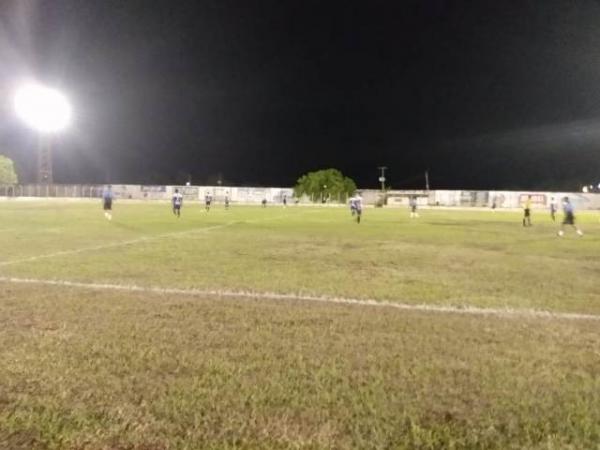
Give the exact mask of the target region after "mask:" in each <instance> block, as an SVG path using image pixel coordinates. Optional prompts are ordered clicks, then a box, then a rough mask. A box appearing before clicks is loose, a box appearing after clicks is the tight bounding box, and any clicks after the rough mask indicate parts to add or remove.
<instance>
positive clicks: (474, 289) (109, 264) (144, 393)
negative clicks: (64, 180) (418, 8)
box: [0, 202, 600, 449]
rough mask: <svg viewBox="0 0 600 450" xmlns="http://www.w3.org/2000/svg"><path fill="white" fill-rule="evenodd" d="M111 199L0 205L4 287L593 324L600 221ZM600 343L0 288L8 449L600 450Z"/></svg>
mask: <svg viewBox="0 0 600 450" xmlns="http://www.w3.org/2000/svg"><path fill="white" fill-rule="evenodd" d="M115 206H116V209H115V218H114V220H113V221H112V222H107V221H105V220H104V218H103V217H102V212H101V211H100V210H99V205H97V204H96V203H93V204H92V203H73V204H66V203H50V202H49V203H9V202H7V203H0V224H1V225H0V231H1V233H0V248H2V252H1V254H0V275H1V276H5V277H6V276H12V277H19V278H36V279H58V280H71V281H82V282H90V283H116V284H135V285H138V286H152V287H154V286H156V287H178V288H207V289H208V288H211V289H229V290H232V289H234V290H249V291H253V292H258V293H260V292H265V291H270V292H281V293H305V294H316V295H332V296H334V295H335V296H344V297H352V298H370V299H376V300H387V301H399V302H403V303H419V304H421V303H427V304H442V305H460V306H463V305H473V306H483V307H504V306H509V307H513V308H536V309H543V310H549V311H556V312H582V313H590V314H600V282H599V281H598V280H600V259H599V258H598V255H600V238H599V236H600V222H599V221H598V214H597V213H589V214H580V215H579V219H580V224H581V226H582V228H583V229H584V231H585V232H586V235H585V236H584V237H583V238H578V237H577V236H576V235H575V234H574V233H572V232H570V231H568V232H567V236H565V238H563V239H559V238H557V237H556V229H557V228H556V225H554V224H552V223H551V222H550V221H549V219H548V218H547V217H546V216H545V214H542V213H539V214H537V215H534V224H535V226H534V227H532V228H531V229H523V227H522V226H521V225H520V216H519V214H517V213H495V214H494V213H491V212H465V211H422V217H421V218H420V219H419V220H413V221H410V220H409V219H408V217H407V216H408V214H407V211H405V210H381V209H368V210H366V211H365V215H364V221H363V223H362V224H360V225H357V224H356V223H353V222H352V221H351V219H350V215H349V213H348V211H347V210H346V209H341V208H340V209H333V208H332V209H321V208H288V209H285V210H284V209H282V208H273V207H271V208H266V209H262V208H251V207H234V208H232V209H231V210H230V211H224V210H222V209H221V208H220V207H217V208H215V209H213V210H212V211H211V212H210V213H208V214H206V213H204V212H202V209H201V208H200V207H199V206H198V205H187V206H186V207H185V209H184V211H183V217H182V218H181V219H180V220H177V219H176V218H174V217H173V216H172V215H171V214H170V212H169V209H168V205H164V204H125V203H117V204H116V205H115ZM142 237H143V238H146V239H145V240H139V239H140V238H142ZM131 241H135V242H131ZM118 242H131V243H130V244H127V245H123V246H113V247H106V248H99V247H98V246H105V245H109V244H112V243H118ZM94 247H95V248H94ZM85 248H89V250H87V251H78V252H77V253H63V254H56V253H57V252H69V251H71V250H81V249H85ZM40 255H54V256H50V257H47V258H39V259H31V260H26V259H27V258H30V257H34V258H35V257H39V256H40ZM18 261H21V262H18ZM599 344H600V333H599V332H598V321H595V320H590V321H587V320H563V319H558V318H545V319H541V318H534V317H529V316H527V315H523V316H513V317H508V318H507V317H504V318H501V317H497V316H468V315H467V316H466V315H459V314H440V313H424V312H417V311H396V310H393V309H389V308H373V307H362V306H349V305H328V304H314V303H307V302H298V301H296V302H292V301H268V300H264V299H263V300H261V299H260V295H258V296H257V299H256V300H246V301H240V300H227V299H223V298H212V297H210V296H176V295H167V294H162V295H161V294H150V293H148V294H145V293H140V292H138V293H125V292H112V291H106V290H91V289H83V288H65V287H48V286H42V285H35V284H34V285H22V284H14V283H2V282H0V361H2V364H0V448H10V449H26V448H27V449H29V448H40V449H41V448H69V449H71V448H72V449H173V448H176V449H184V448H332V447H333V448H407V449H408V448H424V449H425V448H429V449H434V448H436V449H437V448H440V449H441V448H495V449H506V448H535V449H562V448H577V449H591V448H600V446H599V445H598V442H600V407H599V406H598V405H600V354H599V353H598V348H599Z"/></svg>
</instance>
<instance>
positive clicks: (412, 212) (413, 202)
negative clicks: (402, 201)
mask: <svg viewBox="0 0 600 450" xmlns="http://www.w3.org/2000/svg"><path fill="white" fill-rule="evenodd" d="M408 205H409V206H410V218H411V219H415V218H417V219H418V218H419V213H418V212H417V196H416V195H413V196H412V197H411V198H410V199H409V200H408Z"/></svg>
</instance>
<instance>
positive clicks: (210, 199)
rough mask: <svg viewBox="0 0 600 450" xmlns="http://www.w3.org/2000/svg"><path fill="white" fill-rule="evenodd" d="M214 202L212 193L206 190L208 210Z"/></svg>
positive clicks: (205, 199) (205, 200)
mask: <svg viewBox="0 0 600 450" xmlns="http://www.w3.org/2000/svg"><path fill="white" fill-rule="evenodd" d="M211 203H212V194H211V193H210V192H208V191H206V195H205V196H204V204H205V205H206V212H208V211H210V204H211Z"/></svg>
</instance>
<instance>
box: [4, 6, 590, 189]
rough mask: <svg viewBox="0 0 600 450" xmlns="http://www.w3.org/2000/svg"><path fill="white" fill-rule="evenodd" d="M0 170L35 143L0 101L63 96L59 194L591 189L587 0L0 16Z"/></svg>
mask: <svg viewBox="0 0 600 450" xmlns="http://www.w3.org/2000/svg"><path fill="white" fill-rule="evenodd" d="M0 14H1V16H0V153H7V154H8V155H10V156H11V157H13V158H14V159H15V160H16V161H17V163H18V165H19V167H20V169H21V171H22V173H23V177H24V178H25V179H27V178H31V177H32V176H33V175H32V170H33V167H34V162H35V158H34V155H35V143H36V140H35V136H33V135H32V133H31V132H30V131H29V130H27V129H26V128H24V126H23V125H22V124H20V123H19V122H18V121H17V119H15V118H14V113H13V110H12V92H13V90H14V88H15V86H16V85H18V82H19V81H20V80H22V79H26V78H27V77H33V78H36V79H38V80H41V81H43V82H45V83H48V84H51V85H53V86H56V87H60V88H62V89H63V90H64V91H65V92H66V93H67V94H68V96H69V98H70V99H71V101H72V103H73V107H74V115H75V117H74V123H73V125H72V127H71V128H70V129H69V130H68V131H66V132H65V133H63V134H61V136H60V138H58V139H57V141H56V142H55V179H56V180H57V181H58V182H105V181H112V182H115V183H116V182H123V183H125V182H131V183H135V182H146V183H169V182H175V181H185V179H186V178H187V176H188V174H191V176H192V181H193V182H195V183H197V184H200V183H205V182H211V181H212V182H214V181H215V180H216V177H217V174H222V177H223V179H224V180H225V181H226V182H229V183H234V184H252V183H253V184H260V185H283V186H289V185H292V184H293V183H294V181H295V180H296V179H297V178H298V176H299V175H301V174H302V173H304V172H306V171H308V170H314V169H319V168H328V167H335V168H338V169H340V170H342V171H343V172H344V173H345V174H347V175H349V176H351V177H353V178H354V179H355V180H356V181H357V182H358V184H359V185H361V186H363V187H367V186H376V185H377V177H378V171H377V166H378V165H386V166H388V167H389V177H388V178H389V182H390V183H391V185H392V187H394V188H402V187H421V186H422V185H423V172H424V171H425V169H429V171H430V174H431V182H432V187H437V188H522V189H534V188H555V189H577V188H579V185H580V183H590V182H595V183H598V182H600V2H598V1H596V0H581V1H576V0H571V1H567V0H560V1H558V0H538V1H531V0H517V1H510V0H504V1H484V0H479V1H457V0H454V1H453V0H414V1H410V0H408V1H400V0H384V1H378V0H369V1H360V2H359V1H351V0H346V1H340V2H334V1H327V0H318V1H312V0H296V1H288V0H273V1H260V0H239V1H231V0H210V1H206V0H196V1H189V2H186V1H165V2H159V1H147V0H141V1H133V0H132V1H125V0H119V1H109V0H90V1H84V0H72V1H66V0H52V1H38V2H36V1H32V0H3V1H2V2H0Z"/></svg>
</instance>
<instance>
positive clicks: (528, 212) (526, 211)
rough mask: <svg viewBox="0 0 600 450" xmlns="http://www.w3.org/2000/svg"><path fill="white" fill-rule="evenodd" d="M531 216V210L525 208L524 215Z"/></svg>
mask: <svg viewBox="0 0 600 450" xmlns="http://www.w3.org/2000/svg"><path fill="white" fill-rule="evenodd" d="M530 216H531V210H530V209H529V208H525V217H530Z"/></svg>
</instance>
